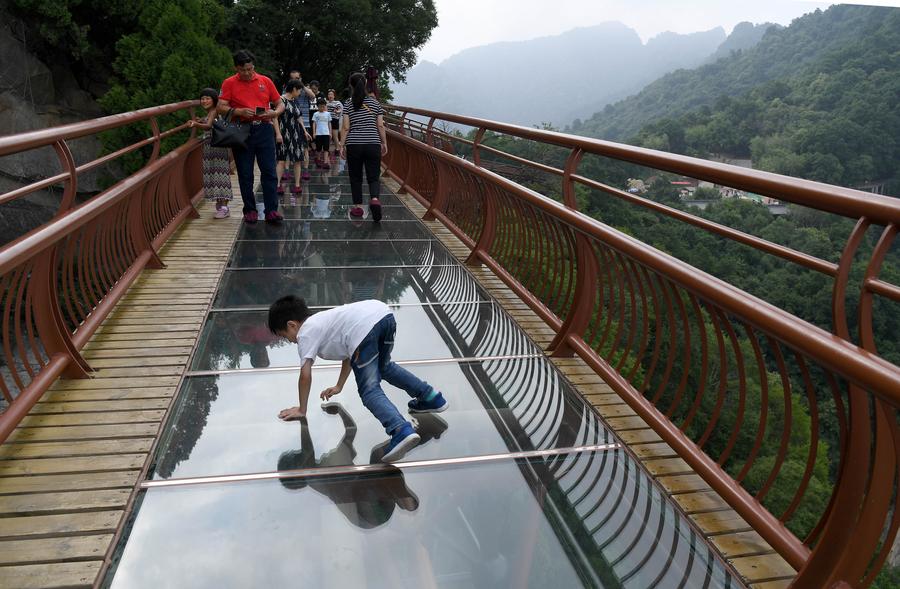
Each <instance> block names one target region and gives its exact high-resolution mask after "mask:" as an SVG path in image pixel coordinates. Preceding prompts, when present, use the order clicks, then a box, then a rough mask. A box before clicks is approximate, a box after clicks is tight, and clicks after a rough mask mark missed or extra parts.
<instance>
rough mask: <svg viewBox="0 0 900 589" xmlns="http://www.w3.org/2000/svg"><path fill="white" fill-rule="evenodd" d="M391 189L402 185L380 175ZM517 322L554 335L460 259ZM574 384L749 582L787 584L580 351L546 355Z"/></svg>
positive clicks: (434, 226)
mask: <svg viewBox="0 0 900 589" xmlns="http://www.w3.org/2000/svg"><path fill="white" fill-rule="evenodd" d="M384 183H385V185H387V186H388V187H389V188H391V190H393V191H394V192H395V193H396V192H397V190H398V189H399V188H400V186H399V184H397V183H396V182H395V181H394V180H392V179H390V178H387V177H385V178H384ZM398 197H399V198H400V200H401V202H403V203H404V204H405V205H406V206H407V207H408V208H409V209H410V210H412V211H413V212H414V213H415V214H416V216H417V217H418V218H419V219H421V218H422V216H423V215H424V214H425V208H424V207H423V206H422V205H421V204H420V203H419V202H418V201H417V200H416V199H414V198H413V197H411V196H410V195H408V194H398ZM423 223H424V224H425V226H426V227H428V228H429V229H430V230H431V232H432V233H433V234H434V235H435V236H436V237H437V238H438V239H439V240H440V241H441V242H442V243H443V244H444V246H445V247H446V248H447V249H449V250H450V252H451V253H452V254H453V256H454V257H456V258H457V259H458V260H459V261H460V263H464V262H465V259H466V258H467V257H468V255H469V253H470V251H471V250H470V249H469V248H468V246H466V245H465V244H464V243H463V242H462V241H460V240H459V239H458V238H457V237H456V236H455V235H453V234H452V233H451V232H450V230H448V229H447V228H446V227H444V225H443V224H441V223H440V222H439V221H430V222H427V221H423ZM466 267H467V269H468V270H469V272H470V273H471V274H472V275H473V276H474V277H475V279H476V280H477V281H478V282H479V283H480V284H481V285H482V286H483V287H484V288H485V290H487V291H488V293H490V294H491V296H493V297H494V298H495V299H496V300H497V302H498V303H499V304H500V305H501V306H502V307H503V308H504V309H505V310H506V312H507V313H509V315H510V316H511V317H512V318H513V319H514V320H515V321H516V322H517V323H518V325H519V327H520V328H521V329H522V330H523V331H524V332H525V333H527V334H528V336H529V337H531V339H532V340H534V342H535V343H536V344H538V345H539V346H541V348H543V349H546V348H547V346H548V345H549V344H550V342H551V341H552V339H553V336H554V335H555V334H554V332H553V330H551V329H550V328H549V327H548V326H547V324H546V323H544V321H543V320H542V319H541V318H540V317H538V316H537V314H535V313H534V311H532V310H531V309H530V308H529V307H528V306H527V305H526V304H525V303H523V302H522V301H521V300H520V299H519V298H518V297H517V296H516V295H515V294H514V293H513V292H512V291H511V290H510V289H509V287H507V286H506V285H505V284H504V283H503V281H501V280H500V279H499V278H498V277H497V276H496V275H495V274H494V273H493V272H492V271H490V270H488V269H487V268H485V267H484V266H478V267H473V266H466ZM551 361H552V362H553V363H554V364H555V365H556V366H557V368H559V370H560V372H562V374H563V375H564V376H565V377H566V379H567V380H568V381H569V382H570V383H571V384H572V386H573V387H574V388H575V389H576V390H577V391H578V392H579V393H581V395H582V396H583V397H584V398H585V399H586V400H587V401H588V402H589V403H590V404H591V405H593V406H594V408H595V409H596V410H597V412H598V413H599V414H600V416H601V417H602V418H603V420H604V421H605V423H606V424H607V425H608V426H609V428H610V429H611V430H613V431H614V432H616V434H617V435H618V436H619V437H620V438H621V439H622V441H623V442H625V444H626V445H627V446H628V447H629V448H630V449H631V451H632V452H633V454H634V455H635V456H636V457H637V458H638V460H640V462H641V463H642V464H643V465H644V467H645V468H646V469H647V471H648V472H649V473H650V474H651V475H652V476H653V478H654V479H655V480H656V482H658V483H659V484H660V485H661V486H662V488H663V489H664V490H665V491H666V492H667V493H668V495H669V496H670V497H671V498H672V499H673V500H674V501H675V503H676V504H677V505H678V507H679V508H680V509H681V510H682V512H683V513H684V514H685V515H686V516H688V517H689V518H690V519H691V520H692V521H693V522H694V524H695V525H696V527H697V529H698V530H699V531H700V533H702V534H703V535H704V536H705V537H706V538H707V540H709V542H710V544H711V545H712V546H714V547H715V549H717V550H718V551H719V554H720V555H721V556H722V558H723V559H724V560H725V561H727V562H728V563H729V564H731V566H732V567H733V569H734V570H735V571H736V572H737V573H738V574H739V575H741V577H743V579H744V581H745V582H746V583H747V584H748V585H749V586H750V587H751V588H752V589H785V588H787V587H788V586H789V585H790V584H791V581H792V580H793V578H794V577H795V576H796V574H797V573H796V571H795V570H794V569H793V568H792V567H791V566H790V564H788V562H787V561H785V560H784V559H783V558H782V557H781V556H780V555H778V554H777V553H776V552H775V550H774V549H773V548H772V547H771V546H769V544H768V543H767V542H766V541H765V540H763V539H762V537H761V536H760V535H759V534H757V533H756V532H755V531H753V529H752V528H751V526H750V525H749V524H748V523H747V522H746V521H744V520H743V519H742V518H741V517H740V516H739V515H738V514H737V513H736V512H735V511H734V510H732V509H731V508H730V507H729V506H728V505H727V504H726V503H725V501H724V500H723V499H722V498H721V497H719V495H718V494H717V493H716V492H715V491H713V490H712V489H711V488H710V487H709V485H707V484H706V483H705V482H704V481H703V479H701V478H700V476H699V475H697V474H695V473H694V472H693V471H692V470H691V468H690V467H689V466H688V464H687V463H686V462H685V461H684V460H682V459H681V458H678V455H677V454H676V453H675V451H674V450H672V448H671V447H669V445H668V444H666V443H665V442H663V440H662V438H660V437H659V435H658V434H657V433H656V432H654V431H653V430H652V429H651V428H650V426H649V425H647V423H646V422H645V421H644V420H643V419H642V418H641V417H639V416H638V415H637V414H636V413H635V412H634V410H633V409H632V408H631V407H629V406H628V405H627V404H626V403H625V402H624V401H623V400H622V398H621V397H619V395H618V394H616V392H615V391H613V390H612V389H611V388H610V387H609V385H607V384H606V383H605V382H604V381H603V379H601V378H600V377H599V376H598V375H597V374H596V373H595V372H594V370H593V369H592V368H591V367H589V366H588V365H587V364H585V363H584V361H583V360H581V359H580V358H577V357H576V358H551Z"/></svg>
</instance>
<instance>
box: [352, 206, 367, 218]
mask: <svg viewBox="0 0 900 589" xmlns="http://www.w3.org/2000/svg"><path fill="white" fill-rule="evenodd" d="M364 214H365V211H363V210H362V207H360V206H356V207H353V208H352V209H350V216H351V217H362V216H363V215H364Z"/></svg>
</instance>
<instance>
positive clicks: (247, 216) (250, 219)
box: [244, 211, 259, 225]
mask: <svg viewBox="0 0 900 589" xmlns="http://www.w3.org/2000/svg"><path fill="white" fill-rule="evenodd" d="M258 220H259V215H257V214H256V211H250V212H249V213H244V223H249V224H250V225H253V224H254V223H256V222H257V221H258Z"/></svg>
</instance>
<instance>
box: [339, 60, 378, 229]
mask: <svg viewBox="0 0 900 589" xmlns="http://www.w3.org/2000/svg"><path fill="white" fill-rule="evenodd" d="M350 89H351V91H352V97H351V98H350V100H348V101H347V102H346V103H345V104H344V117H343V123H342V125H341V140H342V143H341V157H342V158H345V159H346V160H347V173H348V175H349V176H350V192H351V194H352V196H353V207H352V208H351V209H350V216H352V217H362V216H363V209H362V207H361V206H360V205H361V204H362V175H363V168H365V170H366V182H367V183H368V184H369V211H370V212H371V213H372V220H374V221H380V220H381V201H380V200H379V198H378V197H379V196H380V194H381V184H380V182H379V177H380V174H381V156H383V155H385V154H387V137H386V135H385V130H384V110H383V109H382V108H381V105H380V104H378V100H377V99H376V98H375V97H373V96H366V76H365V75H363V74H361V73H356V74H353V75H352V76H350Z"/></svg>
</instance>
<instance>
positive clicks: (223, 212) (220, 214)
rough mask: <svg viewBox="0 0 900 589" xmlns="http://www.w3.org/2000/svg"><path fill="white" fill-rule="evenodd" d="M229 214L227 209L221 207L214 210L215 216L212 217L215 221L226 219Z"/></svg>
mask: <svg viewBox="0 0 900 589" xmlns="http://www.w3.org/2000/svg"><path fill="white" fill-rule="evenodd" d="M230 216H231V212H230V211H229V210H228V207H227V206H225V205H223V206H221V207H218V208H216V214H215V215H213V218H215V219H225V218H226V217H230Z"/></svg>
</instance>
